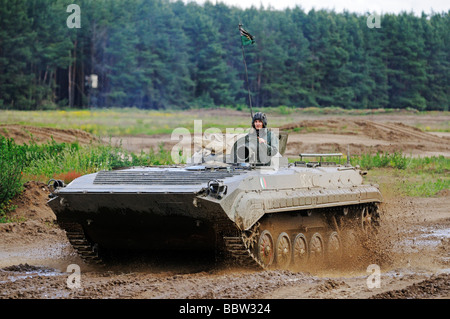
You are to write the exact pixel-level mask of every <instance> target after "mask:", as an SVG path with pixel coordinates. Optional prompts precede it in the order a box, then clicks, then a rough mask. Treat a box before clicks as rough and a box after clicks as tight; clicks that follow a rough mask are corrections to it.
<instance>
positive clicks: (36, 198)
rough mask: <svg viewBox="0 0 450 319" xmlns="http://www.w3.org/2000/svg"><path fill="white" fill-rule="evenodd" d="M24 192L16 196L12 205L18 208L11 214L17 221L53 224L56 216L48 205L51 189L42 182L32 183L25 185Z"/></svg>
mask: <svg viewBox="0 0 450 319" xmlns="http://www.w3.org/2000/svg"><path fill="white" fill-rule="evenodd" d="M23 187H24V190H23V192H22V193H20V194H19V195H18V196H16V197H15V198H14V199H13V201H12V205H13V206H16V207H17V208H16V209H15V210H14V212H13V213H11V217H14V218H16V219H19V220H20V219H32V220H39V221H44V222H52V221H54V220H55V219H56V216H55V214H54V213H53V211H52V210H51V209H50V207H49V206H48V205H47V201H48V200H49V198H48V195H49V194H50V191H49V188H48V186H47V185H46V184H44V183H42V182H35V181H30V182H27V183H25V184H24V185H23Z"/></svg>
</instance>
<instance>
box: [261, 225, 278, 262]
mask: <svg viewBox="0 0 450 319" xmlns="http://www.w3.org/2000/svg"><path fill="white" fill-rule="evenodd" d="M257 254H258V258H259V260H260V261H261V263H262V264H263V265H264V266H265V267H269V266H270V265H272V263H273V260H274V255H275V249H274V244H273V239H272V235H271V234H270V232H269V231H268V230H264V231H263V232H262V233H261V235H260V236H259V239H258V250H257Z"/></svg>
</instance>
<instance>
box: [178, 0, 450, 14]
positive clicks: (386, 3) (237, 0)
mask: <svg viewBox="0 0 450 319" xmlns="http://www.w3.org/2000/svg"><path fill="white" fill-rule="evenodd" d="M184 1H185V2H190V1H195V2H197V3H203V2H204V1H205V0H184ZM209 1H210V2H212V3H215V2H216V0H209ZM218 1H219V2H224V3H226V4H228V5H234V6H237V7H241V8H243V9H245V8H249V7H251V6H252V5H254V6H255V7H257V8H259V7H260V5H261V4H262V5H264V7H265V8H267V7H268V6H269V4H270V5H271V6H272V7H273V8H274V9H280V10H282V9H285V8H287V7H290V8H292V7H295V6H296V5H298V6H299V7H301V8H302V9H303V10H305V11H306V12H308V11H309V10H311V9H312V8H315V9H317V10H319V9H334V10H335V11H336V12H342V11H343V10H345V9H346V10H347V11H350V12H358V13H366V12H371V13H373V12H376V13H378V14H382V13H399V12H401V11H406V12H411V11H413V12H414V13H415V14H417V15H420V14H421V12H422V11H424V12H425V13H431V12H432V11H434V12H442V11H446V12H447V11H448V10H449V9H450V0H334V1H333V0H218Z"/></svg>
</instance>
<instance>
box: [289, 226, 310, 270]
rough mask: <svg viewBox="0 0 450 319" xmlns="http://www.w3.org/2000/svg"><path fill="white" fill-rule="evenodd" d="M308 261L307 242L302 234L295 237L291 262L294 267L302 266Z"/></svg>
mask: <svg viewBox="0 0 450 319" xmlns="http://www.w3.org/2000/svg"><path fill="white" fill-rule="evenodd" d="M307 260H308V241H307V240H306V236H305V235H303V234H302V233H300V234H298V235H297V236H295V239H294V244H293V248H292V262H293V263H294V265H295V266H303V265H304V264H305V263H306V261H307Z"/></svg>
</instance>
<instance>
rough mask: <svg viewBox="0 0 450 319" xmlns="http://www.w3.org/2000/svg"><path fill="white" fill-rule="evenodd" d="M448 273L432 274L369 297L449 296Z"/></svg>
mask: <svg viewBox="0 0 450 319" xmlns="http://www.w3.org/2000/svg"><path fill="white" fill-rule="evenodd" d="M449 297H450V274H440V275H433V276H431V277H430V278H429V279H426V280H424V281H421V282H419V283H415V284H413V285H411V286H408V287H406V288H404V289H399V290H392V291H387V292H384V293H381V294H378V295H375V296H373V297H371V299H426V298H433V299H436V298H449Z"/></svg>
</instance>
